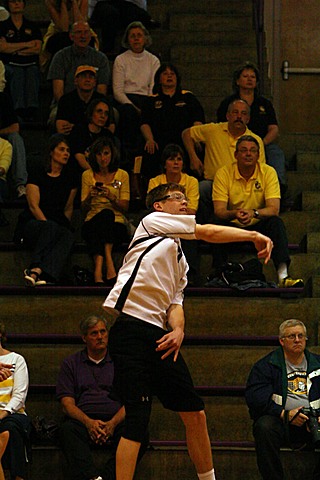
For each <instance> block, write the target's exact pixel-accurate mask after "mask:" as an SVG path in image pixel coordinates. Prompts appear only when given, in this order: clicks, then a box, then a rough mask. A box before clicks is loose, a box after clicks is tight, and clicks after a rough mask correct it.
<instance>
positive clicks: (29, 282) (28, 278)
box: [23, 268, 47, 287]
mask: <svg viewBox="0 0 320 480" xmlns="http://www.w3.org/2000/svg"><path fill="white" fill-rule="evenodd" d="M23 273H24V281H25V284H26V287H36V286H39V285H46V283H47V282H46V281H45V280H41V279H40V274H39V273H38V272H35V271H34V270H30V269H29V268H26V269H25V271H24V272H23ZM32 275H34V276H35V277H36V278H33V276H32Z"/></svg>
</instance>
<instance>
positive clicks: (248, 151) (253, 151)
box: [238, 148, 259, 153]
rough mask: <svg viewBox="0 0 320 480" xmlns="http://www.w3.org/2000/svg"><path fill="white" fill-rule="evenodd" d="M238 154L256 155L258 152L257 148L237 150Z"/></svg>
mask: <svg viewBox="0 0 320 480" xmlns="http://www.w3.org/2000/svg"><path fill="white" fill-rule="evenodd" d="M238 152H240V153H258V152H259V150H258V149H257V148H250V149H248V148H239V150H238Z"/></svg>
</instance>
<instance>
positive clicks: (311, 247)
mask: <svg viewBox="0 0 320 480" xmlns="http://www.w3.org/2000/svg"><path fill="white" fill-rule="evenodd" d="M306 238H307V240H306V241H307V249H308V252H310V253H311V252H312V253H319V252H320V232H310V233H308V235H307V237H306Z"/></svg>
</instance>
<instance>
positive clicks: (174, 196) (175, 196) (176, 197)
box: [156, 192, 188, 202]
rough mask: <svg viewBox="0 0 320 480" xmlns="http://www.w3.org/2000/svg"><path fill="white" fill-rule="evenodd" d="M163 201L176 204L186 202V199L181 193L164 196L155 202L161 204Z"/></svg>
mask: <svg viewBox="0 0 320 480" xmlns="http://www.w3.org/2000/svg"><path fill="white" fill-rule="evenodd" d="M163 200H177V201H178V202H187V201H188V199H187V197H186V196H185V195H184V194H183V193H178V192H177V193H170V194H169V195H165V196H164V197H162V198H159V199H158V200H156V202H162V201H163Z"/></svg>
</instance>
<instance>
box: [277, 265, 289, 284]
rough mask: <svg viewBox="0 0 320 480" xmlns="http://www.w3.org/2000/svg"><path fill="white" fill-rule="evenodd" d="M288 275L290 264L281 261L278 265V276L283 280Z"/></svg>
mask: <svg viewBox="0 0 320 480" xmlns="http://www.w3.org/2000/svg"><path fill="white" fill-rule="evenodd" d="M287 276H288V265H287V264H286V263H284V262H282V263H280V264H279V266H278V278H279V280H282V279H283V278H286V277H287Z"/></svg>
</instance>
